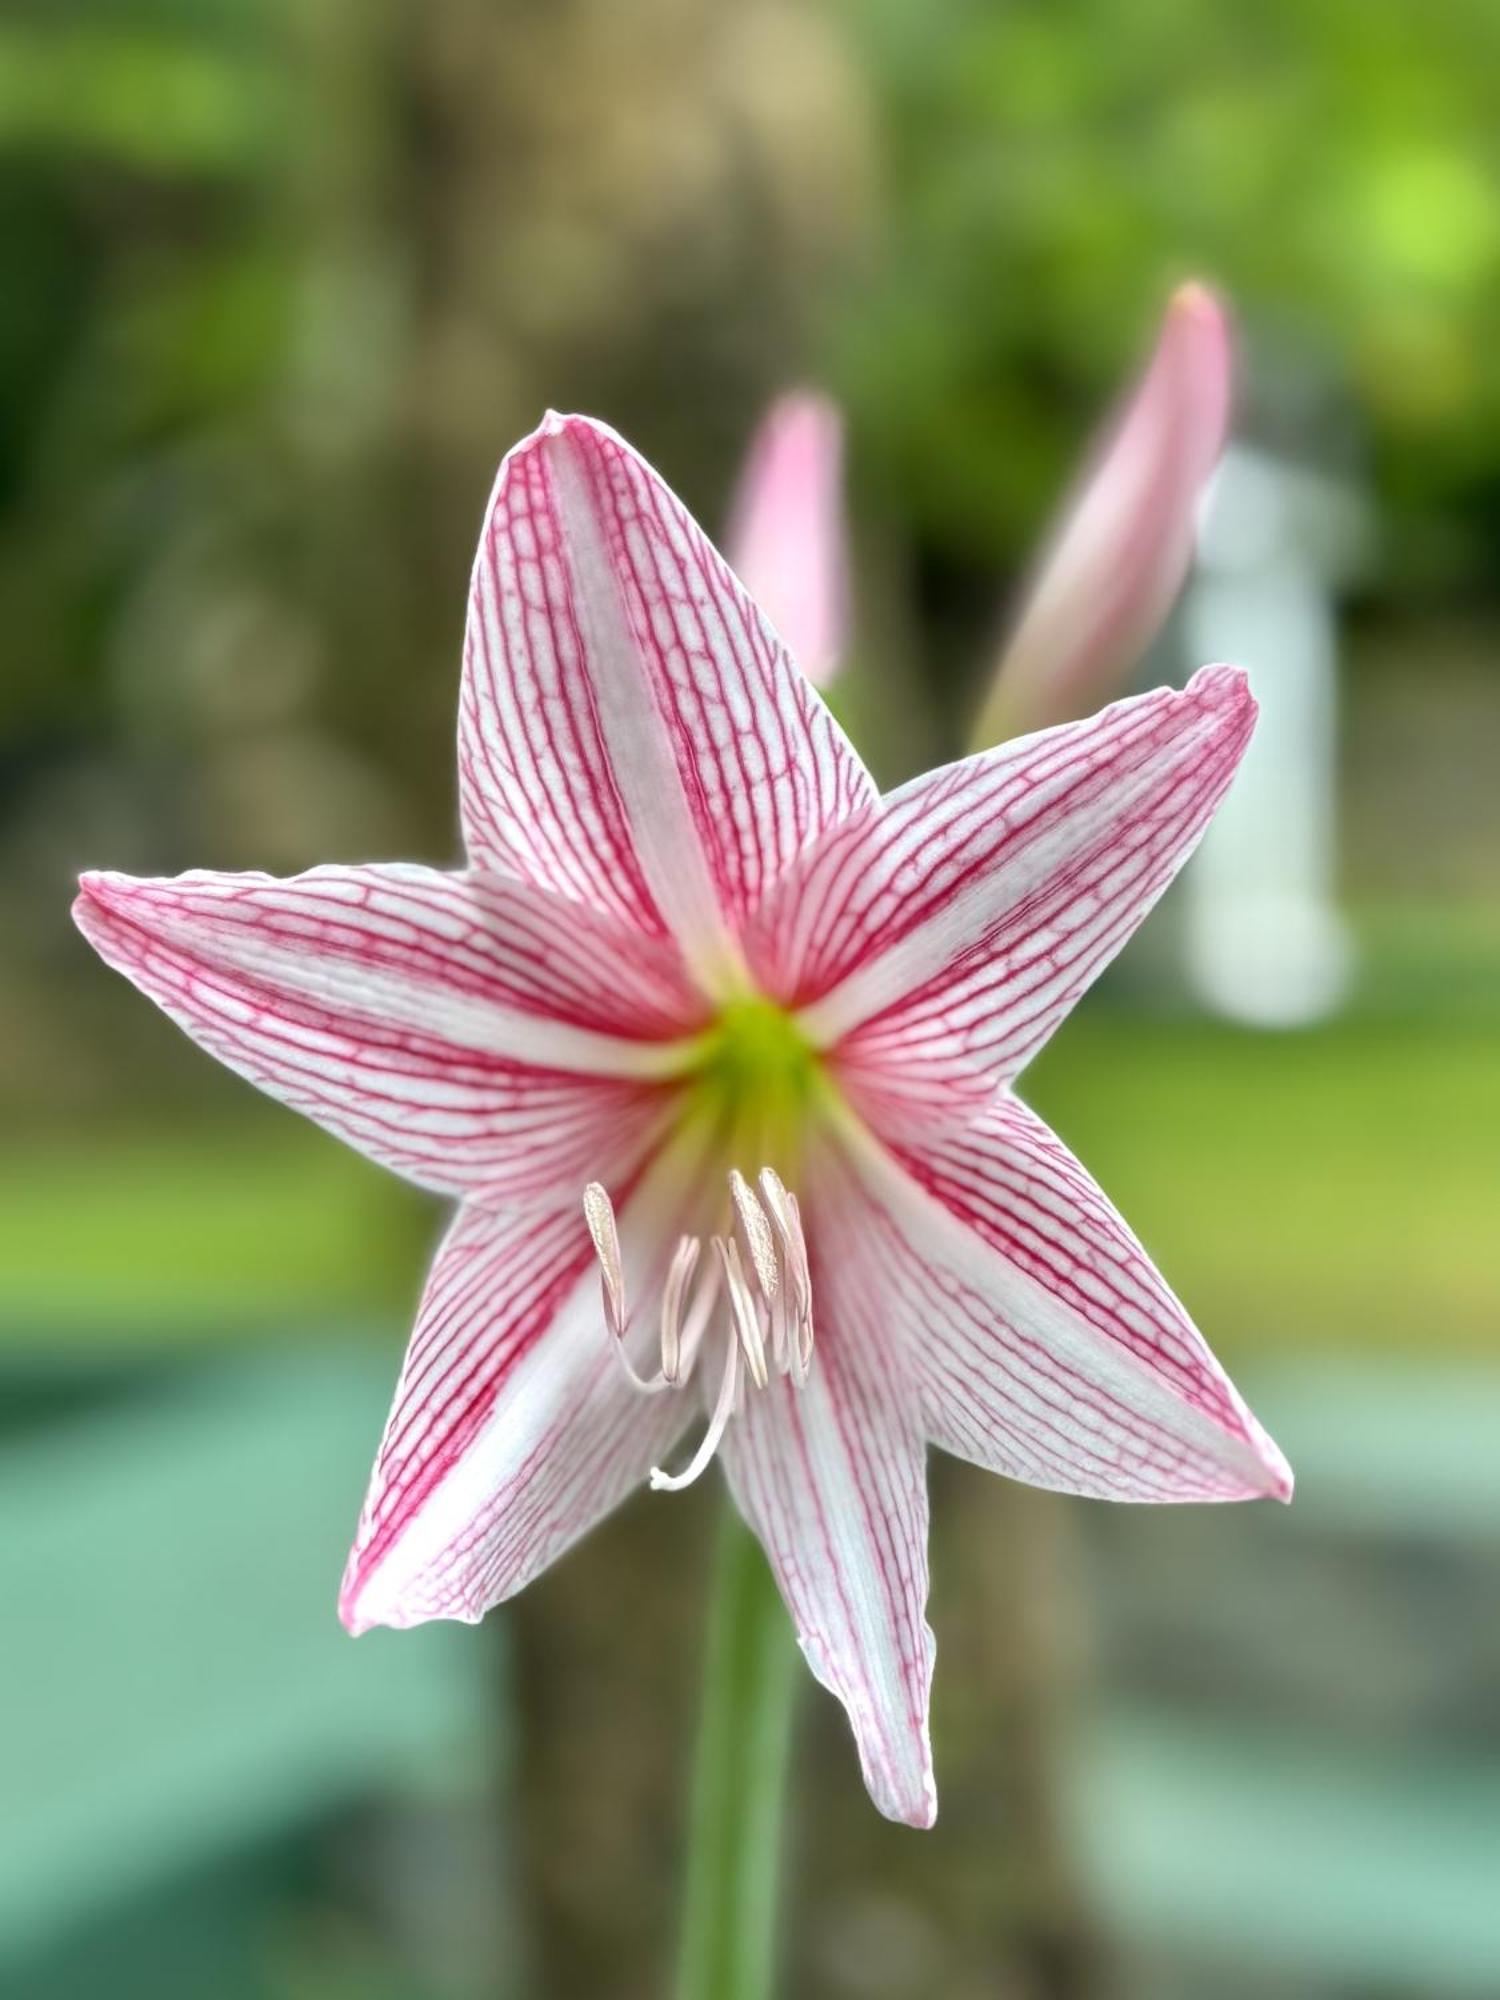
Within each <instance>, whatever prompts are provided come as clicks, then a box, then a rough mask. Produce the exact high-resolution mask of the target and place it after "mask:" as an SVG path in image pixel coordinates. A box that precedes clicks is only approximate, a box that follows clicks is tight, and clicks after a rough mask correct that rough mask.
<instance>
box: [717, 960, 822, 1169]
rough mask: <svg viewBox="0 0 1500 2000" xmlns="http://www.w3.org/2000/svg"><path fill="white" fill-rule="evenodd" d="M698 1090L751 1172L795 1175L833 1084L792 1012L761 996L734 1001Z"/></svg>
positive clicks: (734, 1155) (721, 1020)
mask: <svg viewBox="0 0 1500 2000" xmlns="http://www.w3.org/2000/svg"><path fill="white" fill-rule="evenodd" d="M701 1048H702V1054H701V1059H700V1061H699V1064H698V1066H697V1068H696V1070H695V1072H694V1077H693V1085H692V1088H693V1095H694V1099H695V1101H696V1103H697V1104H699V1105H701V1107H702V1110H703V1113H704V1114H705V1115H706V1116H708V1117H711V1118H712V1119H713V1120H714V1122H715V1123H716V1124H717V1125H718V1126H719V1127H720V1129H721V1131H722V1133H723V1136H724V1140H725V1144H726V1147H727V1154H728V1157H729V1158H730V1159H731V1160H732V1161H733V1162H735V1163H737V1164H743V1166H744V1171H746V1172H754V1171H756V1170H757V1169H758V1168H760V1167H762V1166H771V1167H775V1169H776V1170H777V1172H778V1173H780V1174H782V1175H783V1177H787V1178H789V1177H790V1176H792V1175H793V1174H795V1172H796V1169H797V1166H798V1163H799V1161H800V1157H801V1152H802V1136H803V1133H804V1131H805V1129H806V1127H807V1122H808V1118H809V1116H810V1114H811V1113H812V1111H813V1110H814V1109H815V1107H816V1105H817V1102H818V1100H819V1099H820V1098H821V1097H822V1096H823V1094H824V1093H825V1092H826V1090H827V1088H828V1086H827V1081H826V1078H825V1075H824V1071H823V1067H822V1063H821V1061H820V1059H819V1057H818V1054H817V1052H816V1050H814V1049H813V1048H812V1047H811V1046H810V1045H809V1044H808V1042H807V1041H806V1040H805V1039H804V1037H803V1035H802V1032H801V1030H800V1029H799V1028H798V1026H797V1024H796V1022H795V1021H794V1020H793V1018H792V1016H791V1015H790V1014H788V1013H787V1012H786V1011H785V1009H784V1008H781V1007H778V1006H777V1005H776V1003H775V1002H774V1001H771V1000H765V999H761V998H760V997H759V996H755V997H750V998H746V999H742V1000H732V1001H730V1002H729V1003H728V1004H727V1005H726V1006H725V1007H724V1008H723V1010H722V1011H721V1012H720V1014H719V1017H718V1019H717V1020H716V1021H715V1022H714V1024H713V1026H712V1027H711V1028H710V1029H709V1030H708V1032H707V1033H706V1034H705V1036H704V1038H703V1042H702V1044H701Z"/></svg>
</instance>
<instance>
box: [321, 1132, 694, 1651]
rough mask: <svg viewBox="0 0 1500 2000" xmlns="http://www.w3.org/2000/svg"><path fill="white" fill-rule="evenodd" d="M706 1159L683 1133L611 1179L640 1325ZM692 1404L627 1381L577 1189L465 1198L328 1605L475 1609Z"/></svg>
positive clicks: (376, 1609)
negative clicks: (528, 1208)
mask: <svg viewBox="0 0 1500 2000" xmlns="http://www.w3.org/2000/svg"><path fill="white" fill-rule="evenodd" d="M701 1166H702V1160H701V1150H691V1149H683V1148H681V1147H679V1148H677V1149H675V1150H672V1151H670V1152H669V1153H667V1154H665V1155H663V1156H662V1157H661V1158H660V1159H658V1160H657V1161H655V1162H654V1163H653V1164H652V1166H651V1167H650V1168H649V1169H648V1170H647V1171H646V1172H645V1173H644V1175H642V1176H639V1177H637V1179H636V1181H635V1182H634V1183H632V1184H630V1185H629V1187H628V1189H627V1188H624V1187H623V1186H622V1193H623V1196H624V1198H623V1200H622V1201H621V1202H620V1204H619V1224H618V1226H619V1235H620V1247H621V1256H622V1259H623V1262H624V1266H625V1274H626V1282H627V1288H628V1294H629V1296H630V1297H631V1298H632V1300H633V1301H635V1302H637V1313H636V1317H637V1319H638V1321H639V1323H640V1324H641V1325H642V1326H643V1327H646V1326H649V1325H650V1324H651V1322H652V1320H653V1315H654V1308H655V1303H656V1301H657V1300H658V1299H659V1298H660V1294H661V1287H662V1284H663V1282H664V1280H665V1277H666V1269H667V1263H668V1253H669V1251H670V1249H671V1246H672V1244H673V1243H675V1241H676V1238H677V1234H678V1232H679V1231H680V1229H681V1227H682V1225H683V1221H684V1218H685V1216H686V1215H687V1213H688V1211H689V1209H690V1206H691V1201H692V1198H693V1197H692V1188H693V1185H694V1178H695V1175H696V1174H698V1173H699V1172H701ZM637 1358H638V1359H639V1360H641V1361H642V1362H644V1360H645V1355H644V1353H642V1354H641V1355H640V1356H638V1357H637ZM690 1405H691V1399H690V1398H688V1397H683V1396H672V1395H664V1396H649V1395H643V1394H642V1393H641V1392H640V1390H639V1389H637V1388H636V1387H635V1386H634V1385H633V1384H632V1383H631V1382H630V1381H629V1380H628V1379H627V1377H626V1373H625V1371H624V1369H623V1368H622V1367H621V1366H620V1357H619V1355H618V1354H616V1353H615V1352H614V1336H613V1335H612V1334H611V1333H610V1332H609V1331H608V1330H607V1328H606V1326H605V1320H604V1313H603V1309H602V1305H601V1301H600V1289H599V1266H598V1262H597V1259H596V1257H595V1253H594V1246H593V1243H592V1241H591V1240H590V1237H589V1232H588V1226H587V1224H586V1222H585V1220H584V1215H583V1209H582V1204H581V1203H576V1202H575V1203H573V1204H571V1205H570V1206H569V1208H567V1209H565V1210H557V1211H554V1212H552V1213H549V1214H545V1215H541V1216H535V1215H532V1216H527V1215H524V1214H519V1213H510V1214H504V1215H495V1214H490V1213H488V1212H486V1211H483V1210H481V1209H479V1208H476V1207H474V1206H473V1205H472V1204H466V1205H465V1206H464V1207H463V1208H461V1209H460V1211H459V1213H458V1217H457V1219H456V1221H455V1222H454V1224H453V1226H452V1228H451V1229H450V1230H449V1232H448V1235H447V1237H446V1238H445V1240H444V1242H443V1245H442V1247H441V1249H440V1250H439V1251H438V1255H437V1260H436V1262H435V1263H434V1265H433V1268H432V1272H431V1275H430V1276H429V1278H428V1281H427V1288H426V1291H425V1293H424V1295H423V1299H422V1305H421V1309H420V1312H419V1313H418V1316H417V1324H416V1328H415V1330H414V1332H413V1334H412V1337H411V1344H410V1346H409V1347H408V1349H407V1353H406V1360H405V1363H404V1364H403V1366H402V1370H401V1379H400V1381H399V1383H398V1384H397V1388H396V1399H395V1403H394V1405H393V1407H392V1410H391V1414H390V1418H389V1421H388V1422H387V1424H386V1429H385V1436H384V1438H383V1439H382V1441H381V1445H380V1450H379V1453H378V1455H377V1458H376V1461H375V1469H374V1472H373V1474H372V1476H371V1481H370V1490H369V1494H368V1496H367V1498H366V1501H365V1505H364V1509H363V1512H362V1513H361V1516H360V1521H359V1528H358V1531H357V1533H356V1536H355V1541H354V1547H353V1550H352V1551H351V1553H350V1556H349V1562H348V1566H347V1569H346V1571H345V1575H344V1582H343V1588H342V1590H341V1593H340V1596H339V1616H340V1617H341V1618H342V1619H343V1621H344V1623H345V1624H346V1625H347V1626H348V1627H349V1629H350V1630H351V1631H353V1632H363V1631H365V1630H367V1629H368V1628H369V1627H370V1626H372V1625H398V1626H405V1625H418V1624H422V1623H423V1622H425V1621H426V1620H427V1619H430V1618H458V1619H462V1620H464V1621H465V1622H467V1623H471V1624H472V1623H474V1622H476V1621H477V1620H478V1619H480V1618H482V1617H483V1615H484V1613H485V1612H486V1611H487V1610H489V1608H490V1607H491V1606H492V1605H494V1604H498V1603H499V1602H500V1601H501V1600H502V1598H506V1597H510V1596H511V1595H513V1594H514V1592H516V1591H518V1590H520V1589H521V1588H522V1586H523V1585H524V1584H526V1583H529V1582H530V1580H531V1579H532V1578H533V1577H534V1576H536V1575H537V1574H538V1573H539V1572H540V1571H541V1570H543V1569H545V1568H546V1567H547V1565H548V1564H549V1563H551V1562H553V1561H555V1560H556V1558H557V1557H558V1556H559V1555H561V1554H562V1553H563V1551H564V1550H565V1549H567V1548H568V1547H570V1546H571V1544H572V1543H573V1542H575V1541H576V1540H577V1539H578V1537H579V1536H580V1535H582V1534H584V1533H585V1532H586V1531H587V1530H588V1529H589V1528H590V1527H592V1526H593V1525H594V1523H595V1522H596V1521H598V1520H600V1519H601V1518H602V1517H603V1516H604V1515H605V1514H607V1513H609V1512H610V1511H611V1509H613V1508H614V1507H616V1506H617V1505H618V1504H619V1503H620V1502H621V1501H622V1500H623V1499H624V1498H625V1497H626V1495H627V1494H628V1493H630V1492H632V1491H633V1490H634V1489H635V1488H636V1487H638V1486H641V1485H644V1484H645V1482H646V1479H647V1476H648V1474H649V1472H650V1469H651V1467H652V1466H653V1465H654V1464H658V1463H659V1462H660V1461H661V1460H662V1458H663V1457H664V1456H665V1455H666V1454H667V1453H668V1452H669V1451H670V1450H671V1449H672V1447H673V1445H674V1443H675V1442H676V1439H677V1437H678V1435H679V1434H680V1432H681V1430H682V1428H683V1426H684V1424H685V1423H687V1422H689V1421H690V1420H691V1418H692V1416H693V1411H692V1409H691V1407H690Z"/></svg>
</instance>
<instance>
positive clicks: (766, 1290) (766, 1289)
mask: <svg viewBox="0 0 1500 2000" xmlns="http://www.w3.org/2000/svg"><path fill="white" fill-rule="evenodd" d="M729 1192H730V1195H731V1196H732V1198H733V1200H734V1206H735V1210H736V1212H737V1214H738V1215H739V1219H740V1227H741V1229H743V1230H744V1232H745V1242H746V1244H747V1245H748V1247H749V1251H750V1262H751V1264H752V1265H753V1266H754V1267H755V1276H756V1279H757V1280H758V1282H759V1284H760V1289H761V1291H762V1293H763V1294H764V1295H765V1297H766V1298H768V1299H770V1298H774V1297H775V1296H776V1285H777V1280H778V1276H779V1274H778V1272H777V1269H776V1245H775V1243H774V1242H773V1241H772V1239H771V1225H770V1223H769V1222H767V1220H766V1212H765V1210H764V1209H763V1208H762V1207H761V1205H760V1203H759V1202H758V1201H757V1200H756V1199H755V1196H754V1195H753V1194H752V1193H751V1192H750V1188H749V1185H748V1183H747V1182H746V1180H745V1176H744V1175H743V1174H742V1173H741V1172H740V1170H739V1168H738V1167H735V1168H734V1169H732V1171H731V1173H730V1176H729Z"/></svg>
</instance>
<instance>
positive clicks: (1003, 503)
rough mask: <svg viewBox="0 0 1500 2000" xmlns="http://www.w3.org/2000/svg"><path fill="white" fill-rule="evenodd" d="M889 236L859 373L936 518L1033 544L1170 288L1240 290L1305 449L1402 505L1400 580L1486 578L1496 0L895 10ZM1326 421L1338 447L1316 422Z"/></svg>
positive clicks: (1249, 333) (1279, 427) (1292, 442)
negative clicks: (1334, 458)
mask: <svg viewBox="0 0 1500 2000" xmlns="http://www.w3.org/2000/svg"><path fill="white" fill-rule="evenodd" d="M851 18H853V19H855V20H856V21H857V23H858V28H859V32H860V33H861V34H862V35H864V36H865V37H866V39H867V40H868V43H869V45H870V47H871V48H872V49H873V51H874V53H875V56H876V59H877V63H878V68H879V74H880V78H881V84H882V90H883V94H884V95H885V97H886V100H887V103H888V107H889V124H890V131H891V137H892V144H893V155H894V156H893V161H892V167H891V172H890V191H891V199H892V218H891V225H890V226H891V231H892V249H891V254H890V255H889V257H888V259H887V263H886V271H887V280H886V282H885V283H884V284H883V285H882V287H881V289H880V293H879V296H878V299H877V300H876V301H875V302H873V303H872V302H870V301H868V300H863V301H861V309H860V313H859V315H858V318H857V320H856V321H855V322H854V323H853V325H852V326H851V327H850V329H849V334H848V341H847V348H846V354H847V364H848V367H849V371H850V380H851V383H852V384H853V385H854V386H855V388H856V390H857V394H858V401H859V409H860V413H861V422H862V425H864V426H865V427H866V428H867V430H868V432H869V434H870V435H871V437H872V438H878V440H879V442H880V445H881V448H882V450H883V452H884V454H885V457H886V459H887V462H888V463H889V464H890V465H891V466H892V467H893V468H895V470H896V472H897V474H898V476H899V479H900V482H901V492H902V496H903V500H904V502H905V504H907V505H908V506H910V507H912V508H914V509H915V510H917V512H918V513H919V514H920V516H921V517H922V518H923V519H924V520H925V521H926V523H927V524H928V530H929V532H930V534H931V535H932V536H933V537H935V538H936V539H938V540H939V541H940V542H943V543H947V544H950V545H952V546H954V547H955V548H958V549H961V550H963V551H966V552H967V553H968V554H969V555H971V556H978V557H981V558H988V559H990V560H992V561H995V560H999V561H1004V560H1006V559H1007V558H1009V557H1010V556H1012V555H1013V553H1014V551H1015V550H1016V549H1017V547H1018V546H1024V544H1025V541H1026V537H1027V530H1028V526H1029V525H1030V524H1034V522H1035V520H1036V518H1037V513H1038V507H1039V504H1040V502H1041V500H1042V498H1043V496H1044V495H1045V494H1047V493H1048V492H1051V491H1053V490H1055V485H1056V481H1057V479H1058V478H1059V477H1060V476H1061V475H1062V473H1063V471H1064V469H1065V468H1066V466H1067V464H1068V461H1069V458H1070V455H1071V453H1072V451H1073V450H1074V449H1075V448H1076V441H1077V437H1078V435H1079V434H1080V431H1081V429H1082V427H1083V425H1084V423H1085V421H1086V415H1085V413H1086V412H1087V411H1089V410H1091V409H1093V408H1095V407H1097V406H1098V404H1099V403H1100V402H1101V400H1102V399H1104V398H1105V397H1107V395H1108V394H1109V393H1110V390H1111V387H1112V385H1113V384H1114V383H1115V382H1116V380H1117V379H1118V377H1119V374H1120V371H1121V368H1122V365H1123V363H1124V362H1125V360H1126V358H1127V357H1128V356H1129V355H1130V354H1131V353H1132V351H1133V350H1138V349H1140V348H1141V347H1142V346H1143V345H1144V343H1145V342H1146V340H1147V339H1148V338H1149V333H1150V325H1151V320H1152V316H1153V314H1154V313H1155V311H1156V310H1157V308H1158V304H1159V301H1160V299H1161V298H1162V296H1163V295H1164V293H1165V292H1166V290H1167V289H1169V288H1170V286H1171V285H1172V284H1174V283H1175V282H1177V281H1179V280H1180V279H1182V278H1183V277H1185V276H1187V275H1197V276H1204V277H1208V278H1210V279H1212V280H1214V281H1216V282H1217V283H1219V284H1220V285H1221V286H1222V287H1223V288H1224V289H1225V290H1226V291H1227V293H1228V294H1229V296H1230V297H1231V299H1233V300H1235V301H1237V302H1238V303H1239V305H1240V306H1241V308H1242V312H1243V317H1244V332H1245V337H1246V341H1247V345H1248V347H1249V350H1250V354H1251V358H1252V361H1253V360H1256V359H1257V358H1258V359H1260V360H1261V361H1262V363H1263V364H1264V365H1263V366H1262V367H1261V369H1260V371H1259V373H1260V376H1261V378H1262V381H1263V383H1264V384H1265V385H1267V386H1266V388H1265V390H1264V392H1263V397H1264V402H1265V404H1266V407H1262V408H1252V409H1250V410H1248V411H1246V412H1244V413H1243V414H1244V419H1245V421H1246V422H1247V423H1248V424H1249V425H1250V427H1251V428H1252V429H1254V428H1257V427H1258V428H1260V429H1261V430H1263V431H1264V432H1268V433H1270V434H1271V435H1273V436H1274V437H1275V438H1276V439H1277V441H1279V442H1283V443H1285V444H1286V445H1287V446H1289V447H1290V448H1291V449H1293V450H1294V451H1295V450H1298V449H1301V450H1304V451H1306V450H1312V451H1314V452H1316V453H1328V452H1333V453H1340V452H1341V453H1344V454H1346V455H1347V454H1349V453H1351V452H1355V451H1357V450H1358V449H1360V446H1361V440H1360V438H1359V436H1358V434H1357V433H1356V434H1355V435H1354V436H1353V437H1349V436H1347V435H1345V433H1347V432H1348V431H1349V430H1350V427H1351V425H1352V423H1353V421H1354V414H1355V411H1356V410H1357V411H1358V413H1359V415H1360V417H1361V418H1362V419H1363V420H1365V421H1366V422H1367V423H1368V426H1369V431H1370V437H1369V439H1368V448H1369V451H1370V454H1371V456H1372V458H1373V461H1374V467H1375V472H1376V476H1377V478H1378V483H1379V486H1380V489H1381V492H1382V496H1383V499H1384V500H1385V501H1386V503H1387V504H1388V505H1390V506H1391V507H1392V508H1394V509H1395V510H1396V532H1395V533H1394V534H1393V535H1392V537H1391V544H1390V560H1389V563H1388V565H1387V567H1386V571H1385V574H1384V575H1383V578H1382V583H1383V585H1384V586H1390V585H1392V584H1395V585H1399V584H1401V583H1403V582H1405V583H1417V582H1422V581H1429V580H1435V579H1440V580H1441V581H1443V582H1444V583H1446V584H1449V585H1452V584H1453V583H1455V582H1459V583H1463V584H1466V585H1468V586H1470V587H1476V588H1484V589H1492V588H1493V572H1492V569H1491V567H1490V565H1489V563H1488V561H1487V554H1488V546H1487V542H1488V544H1492V541H1493V535H1494V532H1495V528H1496V524H1497V518H1500V480H1497V461H1500V369H1497V368H1496V366H1495V354H1496V351H1497V347H1500V10H1497V9H1496V8H1495V7H1494V6H1493V4H1492V3H1491V0H1420V4H1419V0H1394V4H1389V5H1381V6H1374V7H1372V6H1369V5H1367V4H1364V0H1230V4H1227V5H1221V6H1217V7H1204V6H1201V5H1199V4H1198V0H1057V3H1056V4H1049V0H1017V3H1016V4H1009V5H994V4H987V0H936V4H934V5H932V6H929V7H914V6H911V5H910V4H908V0H878V4H875V5H872V6H870V7H860V8H858V9H854V10H852V12H851ZM1330 433H1331V435H1330Z"/></svg>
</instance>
